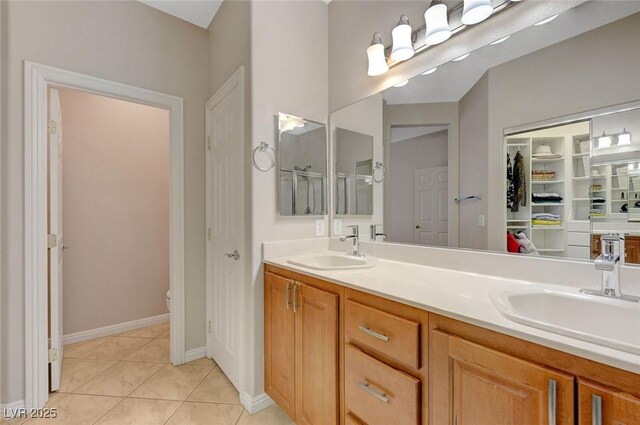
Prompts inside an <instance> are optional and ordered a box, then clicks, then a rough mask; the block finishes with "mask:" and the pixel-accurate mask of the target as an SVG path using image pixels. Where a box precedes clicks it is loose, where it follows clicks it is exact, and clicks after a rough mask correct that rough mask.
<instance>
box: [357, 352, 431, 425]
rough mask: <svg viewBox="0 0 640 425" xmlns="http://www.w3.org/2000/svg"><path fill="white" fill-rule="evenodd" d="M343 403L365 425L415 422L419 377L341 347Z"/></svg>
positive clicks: (417, 414)
mask: <svg viewBox="0 0 640 425" xmlns="http://www.w3.org/2000/svg"><path fill="white" fill-rule="evenodd" d="M344 356H345V385H344V386H345V406H346V408H347V409H348V410H349V411H351V412H353V413H354V414H355V415H356V416H358V417H359V418H361V419H362V420H363V421H364V422H366V423H367V424H369V425H389V424H403V425H411V424H415V425H417V424H418V423H419V421H420V380H418V379H416V378H414V377H413V376H410V375H407V374H406V373H404V372H401V371H399V370H396V369H394V368H392V367H390V366H387V365H386V364H384V363H382V362H381V361H379V360H376V359H374V358H373V357H370V356H368V355H367V354H365V353H364V352H362V351H361V350H359V349H358V348H356V347H354V346H352V345H349V344H347V345H346V346H345V353H344Z"/></svg>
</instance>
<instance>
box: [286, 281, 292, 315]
mask: <svg viewBox="0 0 640 425" xmlns="http://www.w3.org/2000/svg"><path fill="white" fill-rule="evenodd" d="M290 292H291V282H287V289H286V290H285V293H284V306H285V307H286V308H287V310H289V307H290V306H291V301H289V300H290V295H291V294H290Z"/></svg>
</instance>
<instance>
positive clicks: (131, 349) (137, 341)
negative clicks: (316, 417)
mask: <svg viewBox="0 0 640 425" xmlns="http://www.w3.org/2000/svg"><path fill="white" fill-rule="evenodd" d="M48 407H55V408H57V413H58V417H57V418H56V419H29V420H26V419H12V420H8V421H3V420H1V419H0V422H2V424H3V425H9V424H10V425H15V424H23V423H25V422H27V423H29V424H33V425H35V424H40V423H56V424H64V425H85V424H86V425H90V424H100V425H105V424H113V425H155V424H158V425H162V424H171V425H201V424H202V425H236V424H237V425H258V424H259V425H287V424H293V422H291V421H290V420H289V419H288V418H287V416H286V415H285V414H284V413H282V411H281V410H280V409H279V408H278V407H276V406H272V407H270V408H268V409H266V410H263V411H262V412H260V413H258V414H256V415H253V416H251V415H249V414H248V413H247V412H246V411H245V410H244V408H243V407H242V406H241V405H240V400H239V398H238V391H237V390H236V389H235V388H234V387H233V385H232V384H231V382H229V380H228V379H227V377H226V376H225V375H224V373H223V372H222V370H221V369H220V368H219V367H218V366H217V365H216V364H215V362H214V361H213V360H210V359H200V360H195V361H193V362H191V363H188V364H185V365H182V366H178V367H175V366H173V365H171V364H170V363H169V325H168V324H160V325H154V326H150V327H147V328H143V329H137V330H135V331H130V332H125V333H123V334H120V335H116V336H112V337H104V338H98V339H95V340H91V341H84V342H80V343H77V344H72V345H67V346H65V347H64V359H63V362H62V380H61V385H60V391H59V392H57V393H52V394H51V395H50V397H49V403H48ZM0 416H1V415H0Z"/></svg>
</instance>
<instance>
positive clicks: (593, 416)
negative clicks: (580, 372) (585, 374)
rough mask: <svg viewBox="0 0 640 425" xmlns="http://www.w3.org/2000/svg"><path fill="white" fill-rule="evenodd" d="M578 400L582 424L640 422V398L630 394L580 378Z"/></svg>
mask: <svg viewBox="0 0 640 425" xmlns="http://www.w3.org/2000/svg"><path fill="white" fill-rule="evenodd" d="M639 390H640V389H639ZM578 400H579V401H578V403H579V408H578V415H579V422H578V423H579V424H580V425H637V424H640V399H638V398H636V397H633V396H631V395H629V394H625V393H621V392H618V391H615V390H613V389H610V388H606V387H603V386H601V385H598V384H595V383H592V382H589V381H586V380H579V383H578Z"/></svg>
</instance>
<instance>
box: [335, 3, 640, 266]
mask: <svg viewBox="0 0 640 425" xmlns="http://www.w3.org/2000/svg"><path fill="white" fill-rule="evenodd" d="M468 31H478V32H481V31H483V29H482V26H481V25H479V26H477V27H473V28H471V29H469V30H468ZM453 43H455V40H453V41H450V42H449V45H450V46H454V44H453ZM638 43H640V1H610V2H602V1H586V2H580V3H579V4H578V3H576V5H575V6H574V7H571V8H570V9H568V10H566V11H564V12H562V13H561V14H560V15H558V16H557V17H555V19H552V20H548V21H545V23H544V24H543V25H532V26H530V27H528V28H525V29H523V30H521V31H518V32H515V33H512V34H509V36H508V37H505V34H501V36H500V37H497V36H496V40H495V42H492V43H489V44H487V45H486V46H484V47H481V48H479V49H476V50H474V51H469V52H464V51H460V55H461V56H460V57H459V58H458V59H459V60H455V61H450V62H448V63H444V64H435V63H434V64H433V65H432V66H429V67H428V68H426V69H424V72H423V73H422V74H420V75H417V76H415V77H413V78H411V79H409V80H408V81H406V84H405V81H404V80H406V78H407V76H406V75H402V71H401V70H400V68H398V69H397V70H396V69H395V68H392V70H391V72H390V73H389V74H387V75H385V76H384V77H379V78H380V80H379V81H380V82H381V84H386V85H387V87H388V88H387V89H386V90H383V91H381V92H379V93H377V94H374V95H372V96H369V97H367V98H365V99H362V100H360V101H359V102H356V103H354V104H352V105H349V106H347V107H345V108H343V109H340V110H338V111H336V112H333V113H332V114H331V116H330V125H331V130H332V131H331V132H330V135H331V137H332V140H331V143H332V152H333V153H334V156H335V157H334V161H333V162H334V163H336V164H337V163H339V162H340V161H341V158H340V157H341V156H342V155H343V153H341V144H342V141H341V138H343V137H344V136H343V132H342V130H343V129H344V130H348V131H351V132H357V133H359V134H364V135H370V136H371V137H372V143H373V149H372V152H373V157H372V163H373V164H374V165H375V164H376V163H377V162H381V163H382V164H384V167H385V168H386V177H385V179H384V181H383V182H382V183H380V184H378V183H376V182H375V180H374V183H373V187H372V192H373V197H372V209H371V214H370V215H368V216H359V215H356V210H355V205H354V204H353V203H354V202H355V200H351V199H350V198H349V197H348V196H347V195H348V189H346V188H347V186H346V183H345V181H344V179H345V178H346V172H345V171H343V170H339V169H338V168H337V167H336V169H335V173H334V172H332V173H331V178H332V179H333V181H332V182H331V184H330V185H329V187H330V189H331V190H332V191H334V193H333V194H332V195H331V196H330V199H331V202H333V203H335V205H332V207H331V213H332V214H333V215H335V216H339V218H340V219H341V220H342V226H335V228H338V229H339V228H342V229H344V228H346V226H348V225H350V224H358V225H360V226H361V227H365V228H366V227H368V226H369V225H372V224H380V223H383V227H382V228H378V231H380V232H383V233H385V234H386V235H388V236H387V238H386V239H385V241H386V242H399V243H411V244H423V245H434V246H444V247H452V248H465V249H482V250H491V251H496V252H513V254H514V255H539V256H550V257H554V258H558V259H562V258H567V259H568V258H571V259H583V260H585V261H586V260H591V259H593V257H594V256H595V255H597V253H598V250H599V247H598V244H597V243H596V242H597V241H598V240H599V238H600V236H601V235H602V234H603V233H610V232H611V233H619V234H622V235H624V236H625V238H626V241H625V242H626V262H627V264H633V263H635V262H636V261H635V260H634V258H635V256H636V254H634V253H635V252H640V199H638V201H636V200H635V197H636V195H637V196H638V197H639V198H640V169H636V168H635V167H637V163H638V162H640V155H636V153H637V152H639V151H640V128H639V127H638V125H640V124H639V123H640V116H638V113H637V112H638V111H640V84H638V70H639V69H640V49H638V47H637V46H638ZM457 47H459V48H462V47H464V46H460V45H459V46H457ZM440 48H441V47H440V46H436V47H434V49H440ZM434 51H435V50H434ZM463 53H469V55H463ZM425 54H426V53H425ZM401 82H402V83H403V84H396V83H401ZM393 84H396V85H395V86H394V85H393ZM614 151H615V152H614ZM367 153H368V150H367ZM351 162H353V161H351ZM350 169H353V165H350ZM363 174H365V175H366V174H367V173H363ZM634 179H635V180H634ZM354 187H355V185H354ZM636 192H638V193H636ZM350 208H353V209H350ZM331 228H334V226H331ZM361 230H364V229H361ZM361 234H362V233H361ZM365 234H366V233H365ZM636 243H637V244H638V245H636ZM636 246H637V248H636ZM638 256H640V254H638ZM638 262H640V261H638Z"/></svg>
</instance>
